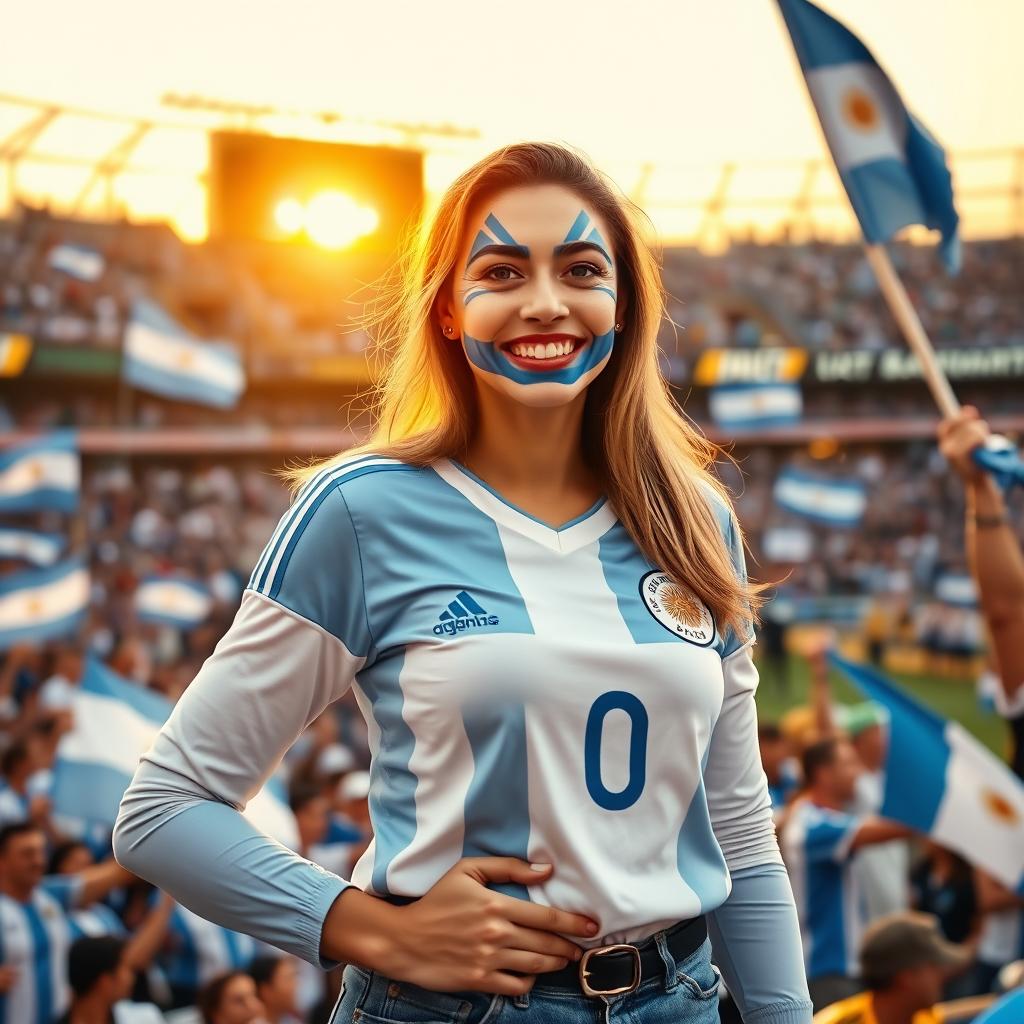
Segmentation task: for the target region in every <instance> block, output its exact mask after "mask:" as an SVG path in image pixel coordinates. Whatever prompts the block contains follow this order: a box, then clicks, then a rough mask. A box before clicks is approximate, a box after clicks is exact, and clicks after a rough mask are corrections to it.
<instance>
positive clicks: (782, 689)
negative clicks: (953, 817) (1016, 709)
mask: <svg viewBox="0 0 1024 1024" xmlns="http://www.w3.org/2000/svg"><path fill="white" fill-rule="evenodd" d="M788 666H789V669H788V672H785V673H784V672H782V671H777V670H776V669H775V668H774V666H769V665H766V664H765V663H764V661H763V660H762V661H760V662H759V663H758V669H759V670H760V673H761V684H760V686H759V687H758V690H757V707H758V716H759V718H760V719H761V721H778V719H779V718H780V717H781V716H782V715H783V714H784V713H785V712H786V711H787V710H789V708H792V707H795V706H796V705H798V704H806V703H807V689H808V671H807V663H806V662H805V661H804V660H803V659H802V658H797V657H792V656H791V657H790V658H789V661H788ZM787 677H788V678H787ZM890 678H892V679H893V680H894V681H895V682H897V683H899V684H900V685H901V686H904V687H905V688H906V689H907V691H908V692H909V693H911V694H912V695H913V696H914V697H916V698H917V699H918V700H920V701H921V702H922V703H923V704H928V705H929V706H930V707H932V708H933V709H934V710H935V711H937V712H938V713H939V714H940V715H943V716H944V717H945V718H950V719H953V720H955V721H957V722H959V723H960V724H961V725H962V726H963V727H964V728H965V729H967V730H968V731H970V732H972V733H973V734H974V735H975V736H977V737H978V739H980V740H981V741H982V742H983V743H984V744H985V745H986V746H988V747H989V748H990V749H991V750H993V751H995V753H997V754H998V755H999V756H1000V757H1004V758H1005V757H1006V755H1007V752H1008V744H1009V733H1008V731H1007V729H1006V726H1005V724H1004V723H1003V722H1002V721H1001V719H1000V718H999V717H998V716H997V715H996V714H994V713H993V712H990V711H986V710H985V709H984V708H982V707H981V705H980V704H979V703H978V700H977V697H976V696H975V693H974V683H973V681H970V680H966V679H940V678H934V677H930V676H917V675H914V676H911V675H894V676H891V677H890ZM830 679H831V684H832V696H833V698H834V699H835V700H836V701H838V702H840V703H842V704H856V703H858V702H860V701H862V700H863V699H864V697H863V696H862V695H861V693H860V691H859V690H857V689H856V688H855V687H854V686H852V685H851V684H850V683H848V682H847V681H846V679H845V678H844V677H843V676H842V675H840V674H839V673H838V672H835V671H833V672H832V673H831V675H830Z"/></svg>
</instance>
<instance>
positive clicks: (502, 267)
mask: <svg viewBox="0 0 1024 1024" xmlns="http://www.w3.org/2000/svg"><path fill="white" fill-rule="evenodd" d="M497 270H508V271H511V272H512V273H513V274H515V273H518V271H517V270H516V269H515V267H510V266H509V265H508V264H507V263H499V264H498V265H497V266H494V267H491V268H490V269H489V270H485V271H484V277H485V278H487V279H488V280H490V281H511V280H513V279H512V278H511V277H491V274H493V273H494V272H495V271H497Z"/></svg>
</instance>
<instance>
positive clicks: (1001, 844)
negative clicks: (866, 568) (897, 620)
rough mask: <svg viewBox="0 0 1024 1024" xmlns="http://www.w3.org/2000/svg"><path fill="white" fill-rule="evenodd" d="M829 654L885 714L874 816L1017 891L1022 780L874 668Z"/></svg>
mask: <svg viewBox="0 0 1024 1024" xmlns="http://www.w3.org/2000/svg"><path fill="white" fill-rule="evenodd" d="M829 658H830V660H831V661H832V663H833V664H834V665H836V666H837V667H838V668H839V669H841V670H842V671H843V672H844V673H845V674H846V675H847V676H848V677H849V678H850V680H851V681H852V682H853V683H854V684H855V685H856V686H857V687H858V688H859V689H860V690H861V691H862V692H863V693H864V695H865V696H866V697H868V698H869V699H870V700H873V701H875V703H877V704H881V705H882V706H883V707H884V708H885V709H886V711H887V712H888V714H889V729H888V731H889V737H888V752H887V754H886V763H885V787H884V794H883V799H882V806H881V808H880V810H879V814H881V815H882V817H884V818H892V819H893V820H894V821H900V822H903V823H904V824H905V825H909V826H910V827H911V828H914V829H917V831H919V832H922V833H924V834H925V835H928V836H931V837H932V838H933V839H934V840H935V841H936V842H937V843H940V844H941V845H942V846H946V847H948V848H949V849H951V850H955V851H956V852H957V853H959V854H961V856H963V857H965V858H966V859H967V860H968V861H970V862H971V863H973V864H976V865H977V866H978V867H980V868H981V869H982V870H984V871H985V872H987V873H988V874H990V875H991V876H992V877H993V878H995V879H997V880H998V881H1000V882H1002V883H1003V885H1005V886H1007V887H1008V888H1010V889H1012V890H1013V891H1014V892H1017V893H1020V894H1021V895H1024V782H1021V780H1020V779H1018V778H1017V776H1016V775H1014V774H1013V772H1011V771H1010V769H1009V767H1008V766H1007V765H1006V764H1005V763H1004V762H1003V761H1001V760H1000V759H999V758H998V757H996V756H995V754H993V753H992V752H991V751H990V750H989V749H988V748H987V747H985V746H983V745H982V744H981V743H979V742H978V740H976V739H975V738H974V737H973V736H972V735H971V734H970V733H969V732H967V730H966V729H964V728H963V727H962V726H961V725H960V724H959V723H957V722H949V721H947V720H946V719H944V718H943V717H942V716H941V715H938V714H936V713H935V712H934V711H932V710H931V709H930V708H926V707H925V706H924V705H922V704H919V703H918V702H917V701H915V700H914V699H913V698H911V697H910V696H908V695H907V694H906V693H904V692H903V690H901V689H900V688H899V687H898V686H896V684H895V683H893V682H891V681H890V680H888V679H887V678H886V677H885V676H883V675H882V674H881V673H880V672H877V671H875V670H874V669H872V668H868V666H866V665H858V664H856V663H854V662H851V661H847V660H846V659H845V658H842V657H840V656H839V655H837V654H831V655H829Z"/></svg>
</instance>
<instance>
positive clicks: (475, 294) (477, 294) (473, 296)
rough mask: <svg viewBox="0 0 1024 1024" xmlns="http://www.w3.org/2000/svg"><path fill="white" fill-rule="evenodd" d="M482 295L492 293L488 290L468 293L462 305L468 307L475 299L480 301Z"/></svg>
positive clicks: (479, 289)
mask: <svg viewBox="0 0 1024 1024" xmlns="http://www.w3.org/2000/svg"><path fill="white" fill-rule="evenodd" d="M481 295H490V292H489V291H488V290H487V289H486V288H478V289H477V290H476V291H474V292H468V293H467V294H466V297H465V299H463V302H462V304H463V305H464V306H468V305H469V304H470V303H471V302H472V301H473V300H474V299H479V298H480V296H481Z"/></svg>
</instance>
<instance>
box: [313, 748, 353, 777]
mask: <svg viewBox="0 0 1024 1024" xmlns="http://www.w3.org/2000/svg"><path fill="white" fill-rule="evenodd" d="M355 766H356V759H355V757H354V756H353V754H352V751H351V750H349V749H348V747H346V746H345V745H344V744H343V743H330V744H328V745H327V746H326V747H324V749H323V750H321V751H320V756H319V757H318V758H317V759H316V771H317V774H318V775H341V774H342V773H343V772H350V771H351V770H352V769H353V768H355Z"/></svg>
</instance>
